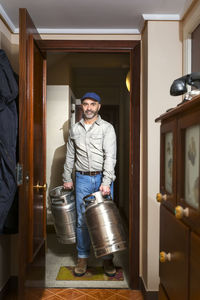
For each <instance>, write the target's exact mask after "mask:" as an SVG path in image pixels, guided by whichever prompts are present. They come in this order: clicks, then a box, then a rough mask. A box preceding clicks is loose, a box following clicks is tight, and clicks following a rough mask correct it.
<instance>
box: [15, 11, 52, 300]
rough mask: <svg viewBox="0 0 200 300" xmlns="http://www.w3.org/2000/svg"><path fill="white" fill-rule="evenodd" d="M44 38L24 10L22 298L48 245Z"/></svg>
mask: <svg viewBox="0 0 200 300" xmlns="http://www.w3.org/2000/svg"><path fill="white" fill-rule="evenodd" d="M39 38H40V36H39V34H38V33H37V30H36V28H35V26H34V24H33V22H32V20H31V18H30V16H29V14H28V12H27V11H26V9H20V45H19V66H20V70H19V120H20V122H19V160H20V163H21V164H22V166H23V184H22V185H21V186H20V187H19V248H18V250H19V266H20V267H19V299H23V295H24V293H23V288H24V282H25V279H26V275H27V274H26V270H27V267H28V264H29V263H30V262H34V257H35V256H36V253H37V252H38V251H39V249H40V247H41V245H43V244H44V238H45V235H44V222H45V205H44V203H45V189H44V188H39V187H38V188H35V189H34V188H33V186H34V185H37V183H38V185H41V186H43V185H44V183H45V182H46V178H45V176H46V174H45V169H46V168H45V153H46V149H45V118H44V115H45V103H46V102H45V95H46V92H45V85H46V81H45V80H44V79H43V78H45V76H46V71H45V68H46V63H45V59H44V58H43V56H42V54H41V53H40V50H39V48H38V46H37V40H38V39H39Z"/></svg>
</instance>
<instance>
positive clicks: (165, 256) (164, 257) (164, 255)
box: [160, 251, 172, 263]
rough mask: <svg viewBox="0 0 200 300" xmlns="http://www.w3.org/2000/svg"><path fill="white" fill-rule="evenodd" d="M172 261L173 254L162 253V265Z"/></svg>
mask: <svg viewBox="0 0 200 300" xmlns="http://www.w3.org/2000/svg"><path fill="white" fill-rule="evenodd" d="M171 259H172V255H171V253H166V252H164V251H161V252H160V262H161V263H164V262H166V261H171Z"/></svg>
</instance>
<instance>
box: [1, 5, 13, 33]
mask: <svg viewBox="0 0 200 300" xmlns="http://www.w3.org/2000/svg"><path fill="white" fill-rule="evenodd" d="M0 15H1V16H2V18H3V19H4V21H5V22H6V24H7V25H8V27H9V28H10V29H11V31H12V32H13V33H16V32H15V31H16V28H15V25H14V24H13V22H12V21H11V19H10V18H9V17H8V15H7V13H6V12H5V10H4V9H3V6H2V5H1V4H0Z"/></svg>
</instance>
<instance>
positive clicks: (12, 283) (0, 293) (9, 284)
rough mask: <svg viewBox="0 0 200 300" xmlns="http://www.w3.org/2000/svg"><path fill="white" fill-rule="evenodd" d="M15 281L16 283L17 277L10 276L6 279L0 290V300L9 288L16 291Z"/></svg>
mask: <svg viewBox="0 0 200 300" xmlns="http://www.w3.org/2000/svg"><path fill="white" fill-rule="evenodd" d="M17 283H18V277H17V276H11V277H10V278H9V279H8V281H7V283H6V284H5V285H4V288H3V289H2V290H1V291H0V300H3V299H4V298H5V297H6V296H7V295H8V293H9V292H10V291H11V290H16V291H17Z"/></svg>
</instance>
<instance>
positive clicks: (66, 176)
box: [63, 131, 75, 182]
mask: <svg viewBox="0 0 200 300" xmlns="http://www.w3.org/2000/svg"><path fill="white" fill-rule="evenodd" d="M71 136H72V135H71V131H70V134H69V138H68V142H67V151H66V159H65V164H64V172H63V182H71V181H72V170H73V167H74V159H75V148H74V141H73V139H72V138H71Z"/></svg>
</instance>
